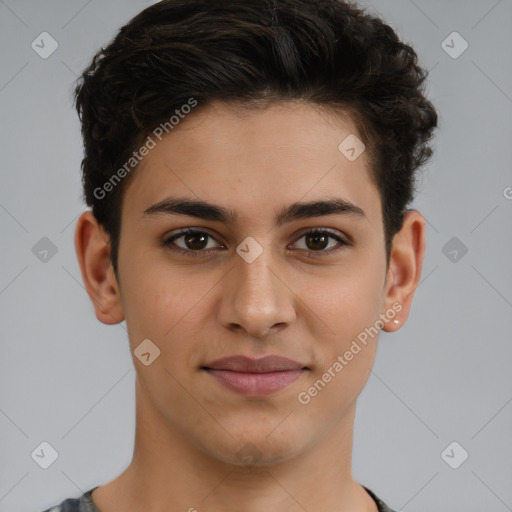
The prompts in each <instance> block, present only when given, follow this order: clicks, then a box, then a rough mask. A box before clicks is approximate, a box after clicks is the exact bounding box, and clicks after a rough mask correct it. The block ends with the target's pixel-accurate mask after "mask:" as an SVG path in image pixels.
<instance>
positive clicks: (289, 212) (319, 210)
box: [142, 197, 367, 226]
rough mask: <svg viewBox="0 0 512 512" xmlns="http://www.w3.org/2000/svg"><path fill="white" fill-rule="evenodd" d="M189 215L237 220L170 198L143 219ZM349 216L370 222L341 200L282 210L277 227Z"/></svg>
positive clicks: (226, 212)
mask: <svg viewBox="0 0 512 512" xmlns="http://www.w3.org/2000/svg"><path fill="white" fill-rule="evenodd" d="M160 214H167V215H187V216H189V217H196V218H198V219H204V220H212V221H218V222H222V223H224V224H234V223H236V220H237V217H238V216H237V213H236V211H235V210H230V209H227V208H224V207H223V206H219V205H216V204H213V203H208V202H206V201H202V200H196V199H188V198H174V197H168V198H166V199H164V200H163V201H160V202H158V203H156V204H154V205H152V206H150V207H149V208H147V209H146V210H144V213H143V215H142V216H143V217H147V216H153V215H160ZM337 214H348V215H352V216H355V217H356V218H360V219H367V217H366V214H365V213H364V211H363V210H362V209H361V208H360V207H359V206H357V205H355V204H353V203H351V202H350V201H347V200H345V199H340V198H332V199H328V200H324V201H309V202H302V203H301V202H297V203H293V204H291V205H289V206H286V207H284V208H282V209H281V210H280V211H279V212H278V213H277V214H276V216H275V217H274V225H275V226H281V225H283V224H286V223H288V222H292V221H294V220H300V219H309V218H313V217H321V216H324V215H337Z"/></svg>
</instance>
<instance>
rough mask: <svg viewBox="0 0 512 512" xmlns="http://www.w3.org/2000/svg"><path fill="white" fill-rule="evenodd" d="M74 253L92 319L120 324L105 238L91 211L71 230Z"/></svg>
mask: <svg viewBox="0 0 512 512" xmlns="http://www.w3.org/2000/svg"><path fill="white" fill-rule="evenodd" d="M75 249H76V254H77V258H78V263H79V265H80V271H81V274H82V280H83V282H84V286H85V289H86V290H87V293H88V294H89V298H90V299H91V301H92V303H93V306H94V310H95V313H96V318H97V319H98V320H99V321H100V322H102V323H104V324H109V325H112V324H117V323H119V322H122V321H123V320H124V313H123V310H122V306H121V300H120V293H119V286H118V284H117V279H116V276H115V273H114V271H113V268H112V265H111V261H110V244H109V237H108V235H107V234H106V233H105V231H104V229H103V227H102V226H101V225H100V224H99V223H98V221H97V220H96V217H94V215H93V213H92V211H90V210H88V211H86V212H84V213H82V215H80V217H79V219H78V222H77V225H76V230H75Z"/></svg>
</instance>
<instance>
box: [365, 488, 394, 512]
mask: <svg viewBox="0 0 512 512" xmlns="http://www.w3.org/2000/svg"><path fill="white" fill-rule="evenodd" d="M363 487H364V489H365V491H366V492H367V493H368V494H369V495H370V496H371V497H372V498H373V501H375V503H376V504H377V508H378V509H379V512H395V511H394V510H392V509H391V508H389V507H388V506H387V505H386V504H385V503H384V502H383V501H382V500H381V499H380V498H379V497H378V496H377V495H376V494H375V493H374V492H373V491H371V490H370V489H368V487H366V486H364V485H363Z"/></svg>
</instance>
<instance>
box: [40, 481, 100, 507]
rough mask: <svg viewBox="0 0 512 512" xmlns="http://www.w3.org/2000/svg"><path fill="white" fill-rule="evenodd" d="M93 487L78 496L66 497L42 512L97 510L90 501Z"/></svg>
mask: <svg viewBox="0 0 512 512" xmlns="http://www.w3.org/2000/svg"><path fill="white" fill-rule="evenodd" d="M94 489H96V487H94V488H93V489H90V490H89V491H87V492H85V493H84V494H82V496H80V497H79V498H68V499H67V500H64V501H63V502H62V503H60V504H59V505H55V506H53V507H51V508H49V509H47V510H44V511H43V512H99V511H98V509H97V508H96V507H95V505H94V502H93V501H92V496H91V495H92V491H94Z"/></svg>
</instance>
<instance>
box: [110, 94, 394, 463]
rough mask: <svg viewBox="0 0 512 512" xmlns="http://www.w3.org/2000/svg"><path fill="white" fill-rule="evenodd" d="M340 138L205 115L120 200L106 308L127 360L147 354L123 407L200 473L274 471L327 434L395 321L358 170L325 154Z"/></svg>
mask: <svg viewBox="0 0 512 512" xmlns="http://www.w3.org/2000/svg"><path fill="white" fill-rule="evenodd" d="M351 134H353V135H356V136H357V130H356V127H355V125H353V124H352V122H351V120H350V119H349V118H348V117H342V116H340V115H338V116H335V115H334V114H327V113H325V112H323V111H320V110H318V109H317V108H315V107H314V106H312V105H309V104H306V103H300V102H296V103H287V104H281V105H276V104H274V105H272V106H269V107H266V108H265V109H259V110H252V111H250V112H245V113H244V114H243V115H241V114H240V113H236V112H235V110H233V109H232V108H229V107H228V106H226V105H223V104H220V103H217V104H211V105H209V106H207V107H205V108H203V109H202V110H201V111H198V112H196V113H193V114H190V115H189V117H188V118H185V119H184V120H183V121H181V123H180V125H179V126H177V127H175V129H174V130H173V131H172V132H171V133H170V134H169V135H166V136H165V137H164V138H163V139H162V141H161V142H158V144H157V145H156V147H155V148H154V149H152V150H151V151H150V152H149V154H148V155H147V156H146V157H145V158H144V160H143V162H142V163H141V165H140V167H139V169H137V172H136V174H135V175H134V176H133V179H132V181H131V182H130V183H129V185H128V186H127V188H126V190H125V195H124V202H123V210H122V222H121V235H120V244H119V259H118V265H119V267H118V269H119V293H120V305H121V307H122V312H123V315H124V318H125V319H126V324H127V327H128V331H129V338H130V345H131V350H132V354H133V352H134V351H135V352H136V353H137V347H138V346H139V345H140V344H141V342H142V341H143V340H151V343H150V344H149V345H142V346H141V347H145V350H144V351H143V352H146V353H147V352H148V351H149V352H150V356H147V355H146V356H144V357H145V358H146V360H147V362H148V361H151V363H150V364H148V365H145V364H142V363H141V361H140V360H139V359H138V358H137V357H135V356H134V364H135V368H136V370H137V378H138V381H139V384H140V393H139V395H138V400H139V401H143V402H144V406H145V407H146V408H147V409H151V410H152V411H153V412H154V413H155V414H157V415H158V417H159V418H161V419H162V422H163V423H164V424H165V425H166V426H167V427H168V429H169V431H172V432H174V433H176V434H177V435H179V436H181V438H182V439H184V440H185V442H187V443H188V444H189V445H190V446H191V447H194V448H197V450H199V451H201V452H203V453H206V454H208V455H210V456H212V457H214V458H216V459H219V460H223V461H226V462H232V463H238V462H239V461H240V460H241V459H243V458H244V456H245V455H247V453H246V452H247V451H249V452H251V453H249V454H248V455H249V456H250V457H252V458H253V459H255V458H256V457H257V458H258V460H259V463H261V464H266V463H272V462H275V461H280V460H286V459H288V458H291V457H293V456H296V455H297V454H299V453H301V452H304V451H305V450H307V449H308V448H309V447H311V446H313V445H314V444H315V443H317V442H319V441H320V440H322V439H327V438H328V437H329V436H330V435H332V433H333V432H334V431H336V429H340V428H343V426H344V425H346V423H347V418H349V417H350V415H351V412H352V410H353V406H354V402H355V400H356V398H357V396H358V395H359V393H360V391H361V389H362V388H363V386H364V384H365V382H366V380H367V378H368V376H369V372H370V369H371V367H372V364H373V360H374V356H375V351H376V347H377V337H378V336H377V335H376V330H377V329H378V328H379V327H382V323H383V322H382V319H383V316H382V315H381V314H384V315H386V314H387V316H388V318H393V316H395V313H397V311H398V310H399V309H400V308H401V306H400V305H395V307H394V308H392V306H391V302H390V299H389V297H388V295H387V291H388V290H389V289H388V288H387V286H386V284H387V283H386V275H387V270H388V269H387V267H386V255H385V244H384V231H383V221H382V214H381V201H380V197H379V193H378V190H377V188H376V186H375V185H374V183H373V181H372V179H371V177H370V174H369V170H368V166H369V162H368V161H367V155H366V153H364V152H363V153H362V154H361V155H360V156H359V157H358V158H356V159H355V160H354V159H349V158H347V157H346V156H345V154H343V153H342V152H341V151H340V150H339V149H338V146H339V145H340V143H341V142H342V141H343V140H344V139H345V138H346V137H347V136H349V135H351ZM184 200H186V201H189V202H188V203H187V202H186V201H184ZM180 201H181V203H180ZM191 201H193V202H196V203H198V202H202V203H207V204H208V205H210V206H214V208H207V207H206V206H204V205H203V206H202V207H200V205H199V204H195V205H194V204H191V203H190V202H191ZM313 203H320V204H319V205H317V206H316V207H315V206H313ZM292 205H295V206H294V207H292ZM184 230H189V232H188V233H184ZM391 309H393V312H391ZM379 315H380V316H379ZM391 315H393V316H391ZM379 319H380V320H379ZM376 327H377V329H376ZM365 329H366V331H365ZM365 333H366V336H365ZM370 333H371V334H370ZM363 340H364V341H363ZM145 343H146V344H148V342H145ZM147 347H150V349H149V350H148V349H147ZM155 347H158V350H159V351H160V354H159V356H158V357H156V358H154V357H155V356H154V352H153V351H154V350H155ZM139 350H140V349H139ZM226 358H228V359H227V360H226ZM280 358H286V359H280ZM255 453H257V456H256V455H255Z"/></svg>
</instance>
